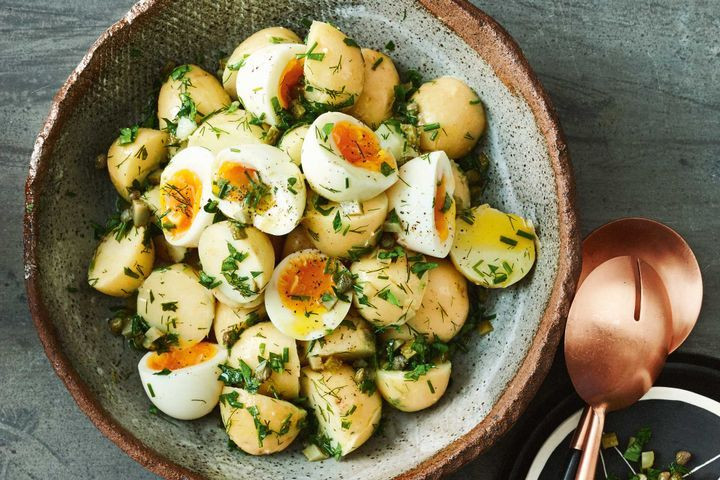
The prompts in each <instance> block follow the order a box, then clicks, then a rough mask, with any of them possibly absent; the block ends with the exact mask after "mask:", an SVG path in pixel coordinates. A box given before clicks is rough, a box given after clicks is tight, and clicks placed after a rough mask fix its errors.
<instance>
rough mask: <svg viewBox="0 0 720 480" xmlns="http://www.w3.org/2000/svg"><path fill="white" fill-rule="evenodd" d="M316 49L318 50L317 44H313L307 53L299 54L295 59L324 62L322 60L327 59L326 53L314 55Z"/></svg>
mask: <svg viewBox="0 0 720 480" xmlns="http://www.w3.org/2000/svg"><path fill="white" fill-rule="evenodd" d="M316 48H317V42H315V43H313V44H312V46H311V47H310V49H309V50H308V51H307V52H305V53H298V54H297V55H295V57H296V58H297V59H301V58H305V59H308V60H317V61H322V59H323V58H325V54H324V53H314V51H315V49H316Z"/></svg>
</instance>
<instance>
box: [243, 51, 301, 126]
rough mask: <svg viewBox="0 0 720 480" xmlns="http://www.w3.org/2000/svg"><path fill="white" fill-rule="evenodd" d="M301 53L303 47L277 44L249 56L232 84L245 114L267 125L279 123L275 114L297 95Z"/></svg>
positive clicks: (299, 84) (287, 105)
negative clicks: (245, 111)
mask: <svg viewBox="0 0 720 480" xmlns="http://www.w3.org/2000/svg"><path fill="white" fill-rule="evenodd" d="M304 53H305V45H302V44H299V43H279V44H275V45H269V46H267V47H264V48H261V49H260V50H257V51H255V52H253V53H252V54H250V56H249V57H248V58H247V59H245V61H244V63H243V64H242V66H241V67H240V69H239V70H238V73H237V80H236V83H235V86H236V88H237V94H238V98H239V99H240V101H241V102H242V103H243V105H244V106H245V110H247V111H249V112H251V113H252V114H253V115H255V116H256V117H258V118H259V119H260V120H262V121H263V122H265V123H267V124H270V125H277V124H278V123H280V117H279V115H278V113H279V112H280V111H282V110H287V109H288V108H289V107H290V103H291V102H292V100H293V99H294V98H296V97H297V96H298V95H299V93H300V87H301V86H302V77H303V57H302V55H303V54H304Z"/></svg>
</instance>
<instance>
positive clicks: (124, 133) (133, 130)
mask: <svg viewBox="0 0 720 480" xmlns="http://www.w3.org/2000/svg"><path fill="white" fill-rule="evenodd" d="M139 128H140V127H139V126H137V125H133V126H132V127H126V128H121V129H120V137H119V138H118V143H119V144H120V145H127V144H129V143H133V142H134V141H135V139H136V138H137V134H138V130H139Z"/></svg>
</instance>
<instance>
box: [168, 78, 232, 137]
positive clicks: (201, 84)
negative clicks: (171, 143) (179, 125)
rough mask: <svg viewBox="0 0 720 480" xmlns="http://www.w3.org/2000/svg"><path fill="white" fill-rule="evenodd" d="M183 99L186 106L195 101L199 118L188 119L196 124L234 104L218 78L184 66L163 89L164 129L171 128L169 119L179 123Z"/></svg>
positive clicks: (169, 79)
mask: <svg viewBox="0 0 720 480" xmlns="http://www.w3.org/2000/svg"><path fill="white" fill-rule="evenodd" d="M183 100H185V103H186V104H187V103H188V101H189V100H192V103H193V105H194V107H195V109H196V110H197V115H196V116H195V118H189V117H188V118H189V119H190V120H193V121H199V120H200V118H201V117H202V116H203V115H207V114H209V113H212V112H214V111H216V110H220V109H221V108H224V107H227V106H228V105H230V96H229V95H228V94H227V92H225V90H223V87H222V85H221V84H220V82H219V81H218V79H217V78H215V76H213V75H211V74H209V73H208V72H206V71H205V70H203V69H202V68H200V67H198V66H197V65H180V66H179V67H177V68H175V70H173V72H172V73H171V74H170V76H168V78H167V80H165V83H163V84H162V87H160V94H159V96H158V108H157V116H158V121H159V122H160V128H161V129H164V128H166V127H167V121H166V119H167V120H170V121H172V122H176V121H177V116H178V112H180V110H181V109H182V107H183Z"/></svg>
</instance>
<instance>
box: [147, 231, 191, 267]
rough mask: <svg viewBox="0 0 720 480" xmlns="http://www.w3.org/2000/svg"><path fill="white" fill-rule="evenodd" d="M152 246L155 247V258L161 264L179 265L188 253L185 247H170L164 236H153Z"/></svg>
mask: <svg viewBox="0 0 720 480" xmlns="http://www.w3.org/2000/svg"><path fill="white" fill-rule="evenodd" d="M153 245H154V246H155V258H157V260H158V261H159V262H163V263H170V264H172V263H180V262H182V261H183V260H185V256H186V255H187V252H188V249H187V248H186V247H176V246H175V245H170V244H169V243H168V241H167V239H166V238H165V235H155V236H154V237H153Z"/></svg>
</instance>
